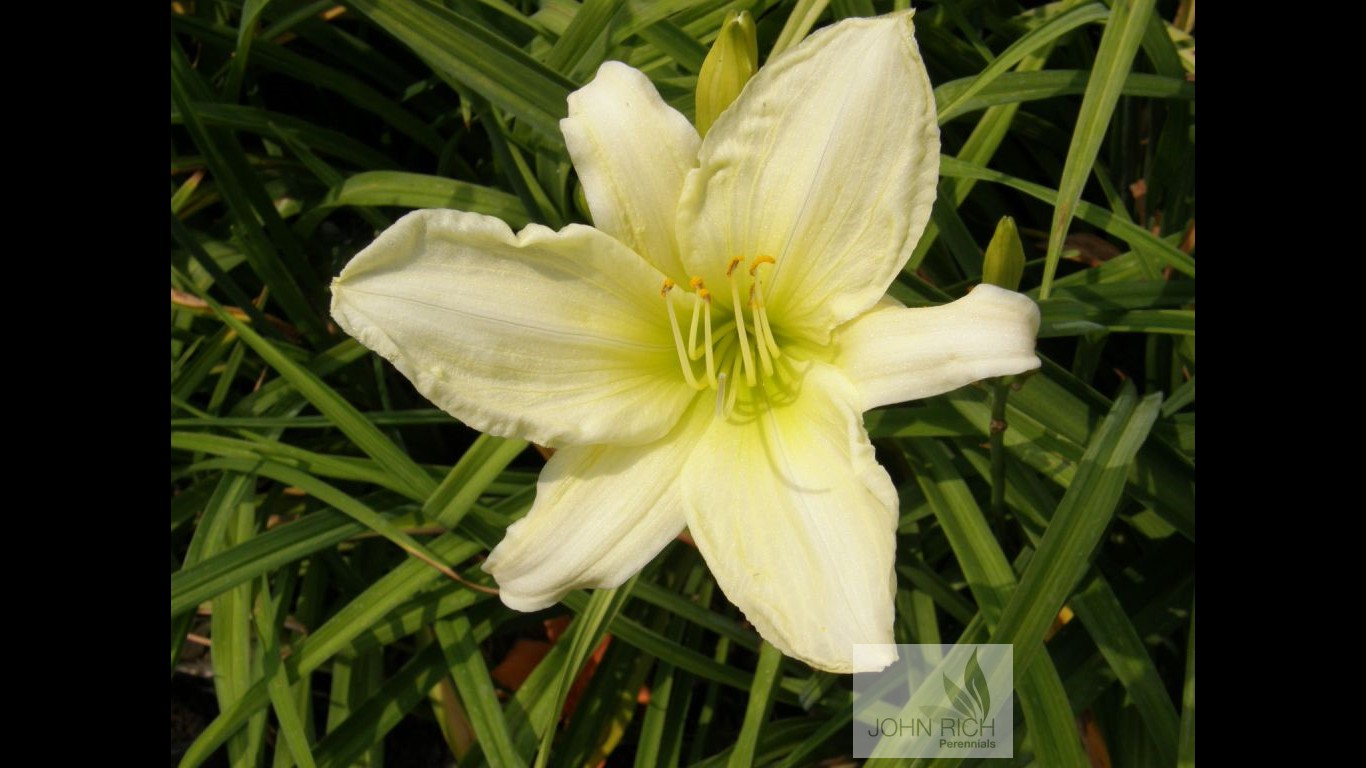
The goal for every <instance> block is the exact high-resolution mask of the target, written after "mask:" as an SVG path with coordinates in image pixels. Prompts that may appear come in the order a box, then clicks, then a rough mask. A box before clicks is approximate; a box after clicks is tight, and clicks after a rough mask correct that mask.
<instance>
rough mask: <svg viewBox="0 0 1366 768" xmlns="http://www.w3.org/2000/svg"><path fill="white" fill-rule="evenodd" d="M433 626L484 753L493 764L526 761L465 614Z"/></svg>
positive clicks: (514, 767) (512, 765)
mask: <svg viewBox="0 0 1366 768" xmlns="http://www.w3.org/2000/svg"><path fill="white" fill-rule="evenodd" d="M432 629H433V630H435V632H436V638H437V640H438V641H439V643H440V646H441V652H442V653H443V654H444V655H445V658H446V667H447V669H449V670H450V673H451V679H452V680H454V681H455V688H456V690H457V691H459V692H460V701H461V703H463V704H464V705H465V711H466V712H467V713H468V714H469V718H470V726H471V727H472V728H474V733H475V736H476V737H477V738H478V740H479V744H480V745H481V746H482V747H483V749H484V755H485V756H486V757H488V759H489V760H490V761H491V764H492V765H498V766H504V765H505V766H509V768H517V766H524V765H526V762H525V761H524V760H522V758H521V755H518V754H517V750H516V748H515V747H513V745H512V734H511V733H510V732H509V731H508V727H507V721H506V720H504V719H503V710H502V707H500V706H499V704H498V696H497V693H496V692H495V691H494V689H493V680H492V678H490V677H489V670H488V667H487V666H486V665H485V664H484V656H483V654H482V653H480V651H479V646H478V645H477V644H476V643H475V642H474V627H473V626H472V625H471V624H470V619H469V616H468V614H466V613H463V612H462V613H457V614H455V615H454V616H452V617H451V618H450V620H448V621H442V622H437V623H436V624H434V625H433V626H432Z"/></svg>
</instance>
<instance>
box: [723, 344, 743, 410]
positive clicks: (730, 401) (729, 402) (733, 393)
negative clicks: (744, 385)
mask: <svg viewBox="0 0 1366 768" xmlns="http://www.w3.org/2000/svg"><path fill="white" fill-rule="evenodd" d="M739 367H740V360H739V358H736V359H735V361H734V362H732V363H731V364H730V375H731V376H732V377H734V376H735V374H737V373H739V371H737V370H736V369H737V368H739ZM739 394H740V385H739V384H736V385H735V386H733V387H731V388H730V395H728V396H727V397H726V416H727V417H729V416H730V415H731V414H732V413H735V401H736V399H737V398H738V396H739Z"/></svg>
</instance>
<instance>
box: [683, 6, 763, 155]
mask: <svg viewBox="0 0 1366 768" xmlns="http://www.w3.org/2000/svg"><path fill="white" fill-rule="evenodd" d="M758 69H759V41H758V39H757V38H756V36H755V30H754V17H752V16H750V15H749V11H739V12H736V11H731V12H730V13H729V14H727V16H726V20H725V22H724V23H723V24H722V25H721V33H720V34H718V35H717V36H716V42H715V43H712V46H711V51H709V52H708V53H707V58H706V60H705V61H703V62H702V71H701V72H700V73H699V74H698V75H697V132H698V133H699V134H701V135H703V136H706V135H707V131H708V130H710V129H711V126H712V123H714V122H716V118H718V117H720V116H721V113H722V112H724V111H725V109H726V107H729V106H730V103H731V102H732V101H735V98H736V97H737V96H739V95H740V89H742V88H744V87H745V83H747V82H749V79H750V78H751V77H753V76H754V73H755V72H756V71H758Z"/></svg>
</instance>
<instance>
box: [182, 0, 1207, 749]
mask: <svg viewBox="0 0 1366 768" xmlns="http://www.w3.org/2000/svg"><path fill="white" fill-rule="evenodd" d="M906 5H907V3H906V2H905V0H897V2H884V1H883V0H876V1H875V0H826V1H824V2H823V1H821V0H795V2H794V1H791V0H651V1H649V2H646V1H645V0H583V2H576V1H575V0H394V1H392V2H390V1H389V0H345V2H344V3H342V4H338V3H336V2H334V1H333V0H323V1H322V2H313V1H312V0H274V2H267V1H265V0H241V1H239V0H220V1H219V2H211V1H192V0H180V2H174V3H171V96H172V99H171V190H170V192H171V447H172V466H171V669H172V718H173V732H172V755H173V759H181V760H182V765H187V766H194V765H201V764H224V761H226V764H230V765H233V766H256V765H268V766H288V765H300V766H312V765H317V766H325V765H326V766H337V765H352V764H361V765H381V764H388V765H427V764H433V765H443V764H459V765H461V766H466V765H483V764H487V765H493V766H517V765H528V766H529V765H533V764H535V765H564V766H585V765H598V764H600V763H602V762H603V761H604V760H605V761H606V762H607V764H609V765H628V764H635V765H639V766H667V765H721V764H737V765H751V764H754V765H783V766H797V765H814V764H817V763H820V762H821V761H824V760H828V759H832V758H840V757H841V756H847V755H849V752H850V739H849V733H850V706H849V701H850V678H849V677H847V676H839V675H832V674H828V673H823V672H814V671H813V670H812V669H810V668H809V667H807V666H806V665H804V664H802V663H800V662H797V661H794V660H792V659H787V658H784V657H783V656H782V655H781V654H780V653H777V652H776V651H774V650H773V648H772V646H769V645H767V644H765V643H762V642H761V640H760V638H759V637H758V635H757V634H755V632H754V631H753V629H752V628H750V627H749V626H748V625H747V624H746V623H745V621H744V616H743V615H742V614H741V613H740V612H739V611H738V610H736V609H735V608H734V606H732V605H731V604H730V603H729V602H727V600H726V598H725V597H724V595H723V594H722V593H721V591H720V590H719V588H718V587H717V586H716V583H715V581H714V580H713V578H712V576H711V574H710V573H709V571H708V570H707V567H706V565H705V564H704V563H703V561H702V558H701V556H700V555H699V554H698V552H697V550H696V549H695V548H694V547H693V546H690V542H688V541H685V540H680V541H676V542H674V543H672V544H670V545H669V547H668V548H667V549H665V550H664V552H663V553H662V554H661V555H660V556H659V557H657V558H656V559H655V560H654V561H653V562H652V563H651V564H650V565H649V566H647V567H646V568H645V570H644V571H643V572H642V573H641V574H640V575H639V576H637V577H636V578H634V579H632V580H631V581H628V582H627V583H626V584H624V585H622V586H621V587H619V588H617V589H614V590H598V591H595V592H592V593H588V592H574V593H571V594H570V595H568V596H567V597H566V598H565V599H564V601H563V602H562V603H561V604H560V605H558V606H556V607H554V608H552V609H550V610H547V611H544V612H542V613H538V614H521V613H516V612H514V611H511V610H508V609H507V608H505V607H504V606H503V605H502V604H501V603H500V602H499V600H498V599H497V598H496V597H495V596H493V592H492V589H491V588H492V587H494V586H495V585H494V584H493V583H492V582H491V580H490V579H489V577H488V576H487V575H486V574H485V573H483V571H482V570H480V568H479V563H480V562H481V561H482V559H483V557H484V556H485V555H486V554H487V553H488V551H489V549H490V548H491V547H493V546H494V545H496V544H497V543H498V542H499V540H500V539H501V538H502V536H503V531H504V529H506V528H507V526H508V525H509V524H510V523H511V522H512V521H514V520H516V519H518V518H519V517H520V516H521V515H522V514H524V513H525V512H526V510H527V509H528V508H529V507H530V505H531V502H532V499H533V498H534V495H535V482H536V477H537V473H538V472H539V470H540V468H541V467H542V466H543V465H544V461H545V460H544V458H543V454H542V453H541V452H538V451H537V450H536V449H535V447H534V446H528V445H527V444H526V443H523V442H520V441H515V440H506V439H502V438H496V437H490V436H483V435H479V434H478V433H476V432H474V431H472V430H470V429H469V428H467V427H465V426H464V425H462V424H460V423H459V422H457V421H455V420H454V419H452V418H451V417H449V416H447V415H446V414H444V413H442V412H441V411H439V410H436V409H435V408H433V407H432V406H431V405H430V404H429V403H427V402H426V401H425V400H424V399H422V397H421V396H420V395H418V394H417V393H416V392H415V391H414V390H413V388H412V387H411V385H410V384H409V383H408V382H407V380H406V379H404V378H403V377H402V376H401V375H400V374H398V373H397V372H396V371H395V370H394V369H393V368H392V367H391V366H390V365H389V364H388V363H386V362H385V361H383V360H381V359H379V358H378V357H376V356H374V355H372V354H371V353H369V352H368V350H366V349H365V348H364V347H362V346H360V345H359V344H358V343H357V342H356V341H354V340H352V339H351V338H349V337H347V336H346V335H345V334H343V333H340V332H339V331H338V330H337V328H336V327H335V325H333V324H332V322H331V319H330V318H329V316H328V313H327V306H328V299H329V294H328V286H329V283H330V281H331V279H332V277H333V276H334V275H336V274H337V273H338V272H339V271H340V269H341V267H342V266H343V265H344V264H345V263H346V262H347V261H348V260H349V259H350V258H351V257H352V256H353V255H354V254H355V253H356V252H357V251H358V250H359V249H361V248H363V247H364V246H366V245H367V244H369V242H370V241H371V240H372V239H373V238H374V236H375V233H376V232H377V231H379V230H381V229H383V228H384V227H386V226H387V225H389V224H390V223H392V222H393V221H394V220H395V219H396V218H397V217H399V216H400V215H402V214H403V213H404V212H406V211H408V210H411V209H417V208H433V207H446V208H458V209H461V210H466V211H476V212H480V213H487V214H490V215H493V216H497V217H500V218H502V219H504V220H505V221H507V222H508V223H509V224H510V225H512V226H513V227H520V226H522V225H524V224H527V223H529V222H537V223H541V224H545V225H547V226H550V227H560V226H563V225H565V224H568V223H571V222H587V221H588V220H589V218H588V214H587V211H586V206H585V205H584V203H583V200H582V195H581V193H580V191H579V187H578V182H577V179H576V177H575V175H574V172H573V168H572V166H571V165H570V163H569V159H568V155H567V154H566V151H565V148H564V143H563V138H562V137H561V135H560V131H559V125H558V121H559V120H560V119H561V118H562V117H564V115H565V111H566V104H565V99H566V96H567V95H568V94H569V93H570V92H572V91H573V90H575V89H576V88H578V87H580V86H582V85H583V84H585V83H586V82H587V81H588V80H590V79H591V78H592V76H593V73H594V72H595V71H596V70H597V68H598V65H599V64H601V63H602V62H603V61H605V60H609V59H617V60H621V61H625V62H627V63H629V64H631V65H633V66H635V67H637V68H639V69H641V70H643V71H645V72H646V73H647V74H648V75H649V76H650V78H651V79H652V80H653V81H654V83H655V84H656V86H657V87H658V89H659V90H660V92H661V94H662V95H663V96H664V98H665V99H666V100H667V101H668V102H669V103H670V104H672V105H673V106H674V107H675V108H677V109H678V110H680V111H681V112H683V113H684V114H685V115H688V116H689V117H692V116H693V114H694V105H693V101H694V90H695V87H696V81H697V74H698V71H699V69H700V68H701V65H702V61H703V59H704V57H705V55H706V53H707V50H708V47H709V46H710V44H711V41H712V40H713V39H714V38H715V36H716V34H717V30H718V29H719V28H720V26H721V23H722V20H723V19H724V18H725V16H726V13H727V12H728V11H730V10H733V9H737V8H741V9H746V10H749V11H750V12H751V13H752V14H753V16H754V18H755V19H756V20H757V28H758V39H759V51H760V61H761V63H762V61H764V60H765V59H766V58H767V56H768V55H769V52H770V51H772V50H773V48H774V46H775V44H779V45H781V46H786V47H790V46H791V45H793V44H795V42H796V41H798V40H800V39H801V38H802V37H803V36H805V35H806V34H807V33H808V32H809V31H810V29H812V28H813V27H819V26H823V25H825V24H829V23H832V22H834V21H836V20H839V19H841V18H845V17H850V16H867V15H874V14H878V13H884V12H887V11H891V10H893V9H896V8H902V7H905V6H906ZM915 23H916V30H917V37H918V40H919V44H920V48H921V51H922V52H923V54H924V58H925V61H926V64H927V66H928V68H929V72H930V78H931V81H932V82H933V84H934V86H935V96H936V99H937V102H938V109H939V117H940V121H941V129H942V136H943V160H942V166H941V179H940V184H939V196H938V201H937V203H936V204H935V207H934V213H933V219H932V223H931V225H930V227H929V230H928V231H927V232H926V235H925V237H924V238H923V239H922V241H921V242H920V244H919V247H918V248H917V249H916V251H915V254H914V256H913V257H912V259H911V262H910V263H909V264H908V265H907V267H906V269H905V271H904V272H903V274H902V275H901V276H900V277H899V278H898V280H897V282H896V283H895V284H894V285H893V287H892V290H891V293H892V295H893V296H895V297H896V298H898V299H900V300H901V301H903V302H904V303H906V304H910V305H917V304H922V305H923V304H931V303H940V302H944V301H947V300H949V299H952V298H957V297H959V296H962V295H963V294H964V293H965V292H966V290H967V289H968V288H969V287H971V286H972V285H974V284H976V283H978V282H981V280H982V274H983V263H984V258H983V256H984V252H985V250H986V249H987V245H988V242H989V241H990V240H991V239H992V234H993V232H995V231H996V228H997V224H998V222H999V221H1000V220H1001V218H1002V217H1004V216H1010V217H1012V218H1013V219H1014V221H1015V223H1016V224H1017V225H1018V227H1019V231H1020V233H1021V237H1022V240H1023V243H1024V250H1025V254H1026V257H1027V262H1026V265H1025V268H1024V273H1023V281H1022V282H1021V290H1022V291H1025V292H1027V293H1028V294H1029V295H1030V296H1031V297H1032V298H1034V299H1035V300H1037V301H1038V303H1039V305H1040V307H1041V309H1042V316H1043V321H1042V327H1041V330H1040V342H1039V353H1040V356H1041V357H1042V358H1043V360H1044V362H1043V367H1042V369H1041V370H1040V371H1038V372H1036V373H1035V374H1033V375H1030V376H1024V377H1015V378H1013V379H1012V380H1010V381H986V382H981V383H979V384H976V385H972V386H968V387H964V388H962V389H959V390H956V391H954V392H950V393H948V394H945V395H941V396H938V397H934V398H931V399H929V400H925V401H920V402H916V403H912V404H907V405H901V406H893V407H886V408H881V409H878V410H875V411H872V412H870V413H869V414H868V415H867V419H866V424H867V427H868V430H869V432H870V434H871V435H872V437H873V439H874V444H875V446H876V448H877V453H878V460H879V461H880V462H881V463H882V464H883V466H885V467H886V468H887V469H888V471H889V472H890V473H891V476H892V478H893V480H894V481H895V483H896V484H897V487H898V491H899V493H900V499H901V519H900V525H899V528H898V541H897V565H896V573H897V587H898V591H897V595H896V608H897V615H896V626H895V632H896V637H897V639H898V641H899V642H908V643H938V642H943V643H952V642H996V643H1013V644H1014V668H1015V696H1016V705H1015V706H1016V709H1015V713H1014V716H1015V734H1016V736H1015V739H1016V744H1015V755H1016V756H1015V758H1014V760H1013V763H1014V764H1017V765H1037V766H1043V767H1044V768H1056V767H1068V766H1078V767H1082V766H1108V765H1114V766H1150V765H1151V766H1172V765H1182V766H1186V765H1194V733H1195V731H1194V715H1195V708H1194V707H1195V694H1194V690H1195V641H1194V638H1195V632H1194V628H1195V619H1194V602H1195V580H1194V563H1195V481H1194V477H1195V471H1194V467H1195V406H1194V404H1195V310H1194V302H1195V261H1194V258H1193V255H1194V246H1195V205H1194V204H1195V171H1194V167H1195V83H1194V79H1195V77H1194V70H1195V57H1194V39H1193V38H1192V37H1191V34H1190V32H1191V30H1192V28H1193V23H1194V2H1193V0H1181V2H1180V3H1179V4H1178V3H1176V2H1163V3H1156V2H1154V1H1153V0H1147V1H1146V2H1145V1H1144V0H1112V1H1111V0H1106V1H1105V2H1100V1H1097V0H1090V1H1088V0H1062V1H1060V2H1052V3H1045V4H1032V3H1026V4H1021V3H1019V2H1016V0H964V1H961V2H960V1H953V2H949V1H946V0H941V1H940V2H933V1H932V0H925V2H922V3H918V4H917V13H916V16H915ZM993 424H994V425H996V426H997V427H998V428H997V429H993ZM1002 424H1004V425H1006V428H1005V429H1004V431H1001V430H1000V429H999V427H1000V426H1001V425H1002ZM214 698H216V705H217V706H216V707H214V706H212V703H213V701H212V700H213V699H214ZM205 699H207V702H205V701H204V700H205ZM647 701H648V703H645V702H647ZM177 717H179V718H180V720H181V721H183V724H184V725H185V726H186V727H185V728H184V729H183V730H182V731H181V732H177V729H176V727H175V724H176V722H177ZM966 762H972V761H966ZM941 763H942V764H945V765H948V764H956V763H952V762H951V761H936V762H935V764H936V765H938V764H941ZM992 764H993V765H994V764H995V763H992ZM1002 764H1005V763H1002Z"/></svg>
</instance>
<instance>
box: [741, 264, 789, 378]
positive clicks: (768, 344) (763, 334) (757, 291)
mask: <svg viewBox="0 0 1366 768" xmlns="http://www.w3.org/2000/svg"><path fill="white" fill-rule="evenodd" d="M777 263H778V262H777V261H775V260H774V258H773V257H772V256H756V257H754V261H753V263H751V264H750V265H749V273H750V274H751V275H754V274H755V272H756V271H758V269H759V267H761V266H763V265H765V264H777ZM750 291H751V292H752V293H753V298H752V300H751V301H752V305H753V306H754V335H755V336H757V337H759V338H761V339H762V340H763V341H762V343H759V342H756V343H755V346H758V347H760V348H761V351H762V349H763V348H767V349H768V353H769V354H770V355H772V356H773V358H774V359H777V358H779V357H782V356H783V351H782V350H781V349H779V348H778V340H777V339H775V338H773V327H772V326H770V325H769V324H768V309H767V308H765V306H764V281H763V280H760V279H759V278H758V277H757V276H756V277H755V278H754V284H753V285H752V286H751V287H750Z"/></svg>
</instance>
